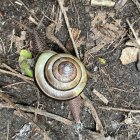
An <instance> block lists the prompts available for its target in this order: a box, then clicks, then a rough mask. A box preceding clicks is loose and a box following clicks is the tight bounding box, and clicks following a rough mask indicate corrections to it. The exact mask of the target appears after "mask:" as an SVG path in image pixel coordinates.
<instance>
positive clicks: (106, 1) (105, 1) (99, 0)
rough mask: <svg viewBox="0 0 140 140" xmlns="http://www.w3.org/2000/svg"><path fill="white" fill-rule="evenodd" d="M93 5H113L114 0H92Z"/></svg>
mask: <svg viewBox="0 0 140 140" xmlns="http://www.w3.org/2000/svg"><path fill="white" fill-rule="evenodd" d="M90 3H91V5H97V6H107V7H113V6H114V5H115V2H114V1H111V0H90Z"/></svg>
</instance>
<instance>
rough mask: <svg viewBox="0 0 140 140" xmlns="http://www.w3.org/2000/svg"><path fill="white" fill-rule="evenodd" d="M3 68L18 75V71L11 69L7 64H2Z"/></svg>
mask: <svg viewBox="0 0 140 140" xmlns="http://www.w3.org/2000/svg"><path fill="white" fill-rule="evenodd" d="M2 67H4V68H6V69H8V70H9V71H11V72H13V73H18V72H17V71H15V70H14V69H13V68H11V67H10V66H8V65H7V64H5V63H2Z"/></svg>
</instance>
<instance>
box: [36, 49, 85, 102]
mask: <svg viewBox="0 0 140 140" xmlns="http://www.w3.org/2000/svg"><path fill="white" fill-rule="evenodd" d="M35 80H36V82H37V84H38V86H39V87H40V89H41V90H42V92H44V93H45V94H46V95H48V96H50V97H52V98H54V99H58V100H68V99H72V98H74V97H76V96H78V95H79V94H80V93H81V92H82V90H83V89H84V87H85V85H86V81H87V74H86V70H85V67H84V65H83V64H82V63H81V62H80V61H79V60H78V59H77V58H76V57H74V56H72V55H70V54H57V53H56V52H53V51H46V52H43V53H42V54H41V55H40V56H39V57H38V59H37V62H36V65H35Z"/></svg>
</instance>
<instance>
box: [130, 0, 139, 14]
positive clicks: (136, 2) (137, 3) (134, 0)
mask: <svg viewBox="0 0 140 140" xmlns="http://www.w3.org/2000/svg"><path fill="white" fill-rule="evenodd" d="M132 1H133V3H134V4H135V5H136V6H137V8H138V10H139V12H140V3H139V2H138V0H132Z"/></svg>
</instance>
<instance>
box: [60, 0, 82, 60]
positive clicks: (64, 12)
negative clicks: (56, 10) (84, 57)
mask: <svg viewBox="0 0 140 140" xmlns="http://www.w3.org/2000/svg"><path fill="white" fill-rule="evenodd" d="M58 4H59V6H60V9H61V11H62V13H63V16H64V19H65V22H66V26H67V29H68V32H69V35H70V38H71V41H72V44H73V47H74V50H75V54H76V56H77V58H78V59H80V56H79V53H78V50H77V46H76V44H75V41H74V38H73V36H72V33H71V28H70V24H69V21H68V17H67V14H66V11H65V9H64V7H63V3H62V1H61V0H58Z"/></svg>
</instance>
